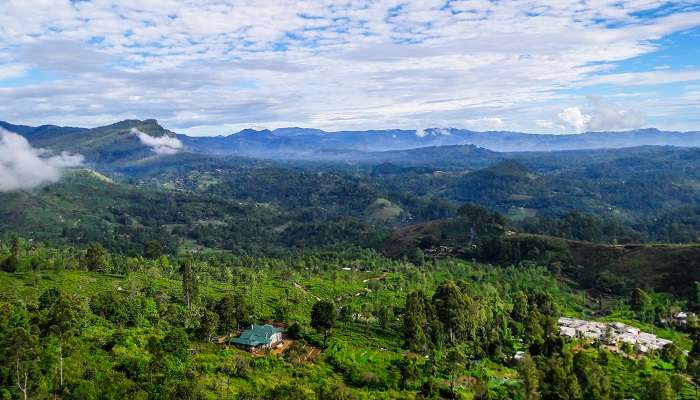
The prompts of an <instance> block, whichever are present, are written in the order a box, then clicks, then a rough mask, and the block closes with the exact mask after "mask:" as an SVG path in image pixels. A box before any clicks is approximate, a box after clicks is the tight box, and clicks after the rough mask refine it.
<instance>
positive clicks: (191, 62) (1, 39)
mask: <svg viewBox="0 0 700 400" xmlns="http://www.w3.org/2000/svg"><path fill="white" fill-rule="evenodd" d="M0 56H1V57H0V120H7V121H10V122H13V123H24V124H32V125H34V124H44V123H52V124H59V125H73V126H97V125H103V124H109V123H112V122H115V121H118V120H122V119H126V118H138V119H145V118H156V119H158V120H159V121H160V122H161V124H163V125H164V126H166V127H167V128H169V129H171V130H174V131H176V132H180V133H188V134H192V135H216V134H224V133H230V132H234V131H237V130H240V129H243V128H247V127H266V128H277V127H284V126H305V127H313V128H321V129H326V130H345V129H377V128H379V129H381V128H404V129H424V128H428V127H459V128H469V129H474V130H517V131H526V132H533V133H547V132H552V133H577V132H584V131H589V130H624V129H634V128H639V127H652V126H653V127H658V128H661V129H669V130H700V112H699V111H700V0H693V1H677V2H659V1H649V0H629V1H625V0H622V1H620V0H615V1H606V0H594V1H585V0H583V1H582V0H571V1H568V0H549V1H540V2H532V1H518V0H513V1H495V0H492V1H490V0H451V1H444V0H443V1H431V0H424V1H394V0H387V1H383V0H382V1H363V0H352V1H334V0H319V1H275V0H267V1H264V2H253V1H238V0H236V1H221V0H217V1H213V0H212V1H210V0H179V1H175V0H123V1H112V0H99V1H68V0H4V1H0Z"/></svg>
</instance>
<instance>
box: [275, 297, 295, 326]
mask: <svg viewBox="0 0 700 400" xmlns="http://www.w3.org/2000/svg"><path fill="white" fill-rule="evenodd" d="M290 309H291V306H290V304H289V302H288V301H287V300H284V299H281V300H280V301H278V302H277V304H275V309H274V313H275V315H274V317H275V320H277V321H282V322H284V321H286V320H287V318H288V317H289V311H290Z"/></svg>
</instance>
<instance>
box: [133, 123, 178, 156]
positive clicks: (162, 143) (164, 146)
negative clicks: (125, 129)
mask: <svg viewBox="0 0 700 400" xmlns="http://www.w3.org/2000/svg"><path fill="white" fill-rule="evenodd" d="M131 133H133V134H135V135H136V136H137V137H138V138H139V140H140V141H141V143H143V144H144V145H146V146H148V147H150V148H151V151H153V152H154V153H156V154H158V155H173V154H177V153H179V152H180V151H181V150H182V148H183V145H182V142H181V141H180V140H179V139H178V138H176V137H172V136H168V135H163V136H158V137H156V136H151V135H149V134H146V133H143V132H141V131H140V130H138V129H136V128H131Z"/></svg>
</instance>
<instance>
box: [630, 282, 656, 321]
mask: <svg viewBox="0 0 700 400" xmlns="http://www.w3.org/2000/svg"><path fill="white" fill-rule="evenodd" d="M630 305H631V306H632V309H633V310H634V311H636V312H637V315H638V316H639V319H641V320H643V321H647V322H649V321H650V320H651V319H653V312H654V303H653V300H652V298H651V296H649V294H648V293H647V292H645V291H644V290H642V289H640V288H636V289H634V291H633V292H632V299H631V301H630Z"/></svg>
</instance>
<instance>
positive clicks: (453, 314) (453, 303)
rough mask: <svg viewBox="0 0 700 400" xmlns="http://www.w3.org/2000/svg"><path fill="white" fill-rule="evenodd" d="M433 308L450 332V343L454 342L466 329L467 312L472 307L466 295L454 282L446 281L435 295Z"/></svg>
mask: <svg viewBox="0 0 700 400" xmlns="http://www.w3.org/2000/svg"><path fill="white" fill-rule="evenodd" d="M433 308H434V309H435V313H436V314H437V317H438V319H439V320H440V321H441V322H442V324H443V325H444V327H445V330H446V331H447V333H448V336H449V340H450V344H454V342H455V339H457V338H461V337H462V335H463V332H464V330H465V329H464V328H465V324H466V321H467V318H466V313H465V312H466V310H468V309H469V308H470V307H469V304H468V303H467V300H466V299H465V296H464V295H463V294H462V291H461V290H460V289H459V287H457V285H455V283H454V282H452V281H446V282H444V283H442V284H441V285H440V286H439V287H438V289H437V291H436V292H435V294H434V295H433Z"/></svg>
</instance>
